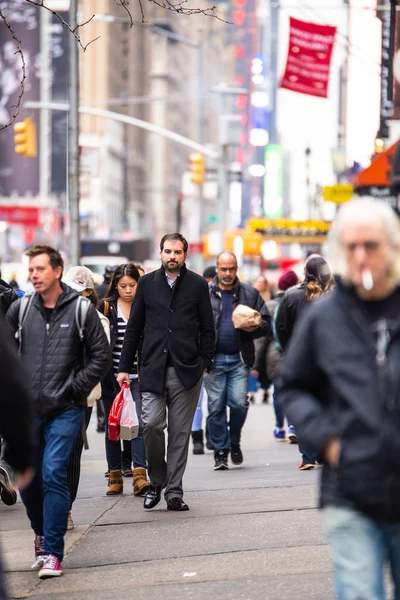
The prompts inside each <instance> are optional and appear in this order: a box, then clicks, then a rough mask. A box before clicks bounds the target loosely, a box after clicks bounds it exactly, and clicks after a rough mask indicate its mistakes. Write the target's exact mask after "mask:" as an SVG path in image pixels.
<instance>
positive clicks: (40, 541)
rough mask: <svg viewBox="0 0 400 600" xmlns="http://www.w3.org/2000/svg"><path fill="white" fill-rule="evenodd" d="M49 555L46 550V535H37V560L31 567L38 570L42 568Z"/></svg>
mask: <svg viewBox="0 0 400 600" xmlns="http://www.w3.org/2000/svg"><path fill="white" fill-rule="evenodd" d="M46 558H47V555H46V554H45V552H44V536H43V535H35V562H34V563H33V565H32V566H31V569H33V570H34V571H37V570H39V569H41V568H42V566H43V563H44V561H45V560H46Z"/></svg>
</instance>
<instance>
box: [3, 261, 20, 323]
mask: <svg viewBox="0 0 400 600" xmlns="http://www.w3.org/2000/svg"><path fill="white" fill-rule="evenodd" d="M15 300H18V294H17V292H16V291H15V290H14V289H13V287H12V286H11V285H9V284H8V283H7V282H6V281H4V279H1V271H0V311H1V313H2V315H5V314H6V312H7V310H8V309H9V308H10V306H11V304H12V303H13V302H14V301H15Z"/></svg>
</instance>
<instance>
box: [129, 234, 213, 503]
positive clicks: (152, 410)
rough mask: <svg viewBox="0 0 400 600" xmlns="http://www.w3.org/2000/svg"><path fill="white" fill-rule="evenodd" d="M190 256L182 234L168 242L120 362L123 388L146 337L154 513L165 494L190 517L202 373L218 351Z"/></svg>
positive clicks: (149, 499) (143, 378)
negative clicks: (188, 472) (191, 459)
mask: <svg viewBox="0 0 400 600" xmlns="http://www.w3.org/2000/svg"><path fill="white" fill-rule="evenodd" d="M187 253H188V243H187V241H186V239H185V238H184V237H183V236H182V235H181V234H180V233H170V234H167V235H165V236H164V237H163V238H162V240H161V242H160V258H161V264H162V266H161V268H160V269H157V270H156V271H153V272H151V273H148V274H147V275H144V276H143V277H141V278H140V280H139V284H138V287H137V292H136V298H135V302H134V304H133V306H132V311H131V315H130V317H129V321H128V326H127V329H126V334H125V339H124V345H123V348H122V354H121V359H120V363H119V371H120V373H119V375H118V383H119V384H120V385H122V383H123V382H124V381H129V373H130V371H131V368H132V365H133V362H134V359H135V356H136V352H137V350H138V346H139V343H140V339H141V337H142V335H143V334H144V342H143V353H142V361H141V366H140V371H139V376H140V389H141V391H142V398H143V407H142V419H143V423H144V441H145V445H146V454H147V461H148V470H149V477H150V482H151V488H150V489H149V490H148V491H147V492H146V496H145V500H144V508H147V509H150V508H153V507H154V506H156V505H157V504H158V503H159V501H160V499H161V491H162V488H163V487H165V493H164V496H165V500H166V502H167V508H168V509H169V510H176V511H185V510H189V506H188V505H187V504H186V503H185V502H184V500H183V488H182V478H183V474H184V472H185V468H186V462H187V456H188V449H189V439H190V431H191V426H192V421H193V416H194V413H195V410H196V406H197V402H198V399H199V393H200V388H201V384H202V380H203V373H204V371H205V370H207V369H209V368H210V367H211V364H212V358H213V352H214V342H215V334H214V324H213V318H212V310H211V304H210V297H209V293H208V285H207V282H206V281H205V279H203V277H201V276H200V275H197V274H196V273H194V272H193V271H190V270H189V269H187V267H186V264H185V261H186V257H187ZM167 423H168V446H167V455H166V457H167V459H166V460H165V435H164V429H165V428H166V426H167Z"/></svg>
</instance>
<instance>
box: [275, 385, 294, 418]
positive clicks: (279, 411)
mask: <svg viewBox="0 0 400 600" xmlns="http://www.w3.org/2000/svg"><path fill="white" fill-rule="evenodd" d="M273 383H274V382H273ZM274 411H275V425H276V427H278V429H283V426H284V424H285V411H284V409H283V406H282V403H281V402H280V401H279V391H278V389H277V386H276V385H275V384H274ZM287 424H288V427H290V425H291V423H290V422H289V419H287Z"/></svg>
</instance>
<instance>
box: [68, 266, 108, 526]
mask: <svg viewBox="0 0 400 600" xmlns="http://www.w3.org/2000/svg"><path fill="white" fill-rule="evenodd" d="M64 282H65V283H66V284H67V285H69V287H71V288H72V289H73V290H75V291H76V292H78V293H79V294H82V296H84V297H85V298H89V300H90V302H91V303H92V304H93V306H94V308H96V307H97V304H98V298H97V294H96V291H95V289H94V274H93V273H92V271H91V270H90V269H88V268H87V267H84V266H77V267H71V268H70V269H69V271H68V273H67V274H66V276H65V279H64ZM96 312H97V314H98V316H99V318H100V322H101V324H102V326H103V329H104V332H105V334H106V336H107V340H108V342H110V323H109V320H108V319H107V317H105V316H104V315H102V314H101V313H100V312H99V311H96ZM100 398H101V384H100V381H99V383H97V385H96V386H95V387H94V388H93V390H92V391H91V392H90V394H89V396H88V401H87V407H86V409H85V417H84V429H82V435H79V436H78V437H77V438H76V441H75V444H74V447H73V449H72V452H71V458H70V461H69V467H68V486H69V494H70V504H69V514H68V525H67V530H68V531H69V530H71V529H73V528H74V521H73V519H72V515H71V510H72V505H73V503H74V502H75V499H76V496H77V493H78V487H79V479H80V475H81V458H82V451H83V447H84V446H85V447H86V448H88V444H87V438H86V430H87V428H88V426H89V422H90V418H91V416H92V410H93V406H94V404H95V403H96V402H98V401H99V399H100Z"/></svg>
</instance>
